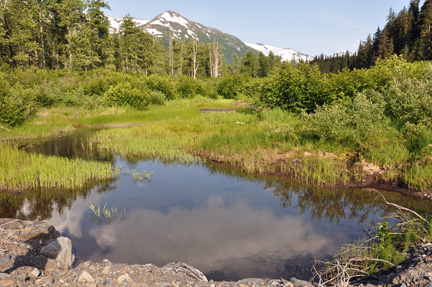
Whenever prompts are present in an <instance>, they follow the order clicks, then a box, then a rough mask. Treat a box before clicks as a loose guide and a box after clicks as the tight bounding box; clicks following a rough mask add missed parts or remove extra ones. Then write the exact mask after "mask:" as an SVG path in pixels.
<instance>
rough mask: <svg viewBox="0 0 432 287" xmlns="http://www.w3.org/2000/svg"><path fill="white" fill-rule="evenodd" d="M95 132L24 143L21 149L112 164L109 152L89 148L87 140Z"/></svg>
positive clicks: (80, 131)
mask: <svg viewBox="0 0 432 287" xmlns="http://www.w3.org/2000/svg"><path fill="white" fill-rule="evenodd" d="M96 131H97V129H84V130H77V131H75V132H74V133H72V134H69V135H66V136H63V137H57V138H52V139H49V140H45V141H36V142H35V141H30V142H25V143H23V147H24V149H26V150H27V151H29V152H35V153H41V154H44V155H54V156H61V157H66V158H80V159H84V160H94V161H103V162H112V161H113V160H114V155H113V154H112V153H111V152H107V151H99V150H97V149H92V148H90V146H89V142H88V139H89V138H90V136H91V135H93V134H94V133H95V132H96Z"/></svg>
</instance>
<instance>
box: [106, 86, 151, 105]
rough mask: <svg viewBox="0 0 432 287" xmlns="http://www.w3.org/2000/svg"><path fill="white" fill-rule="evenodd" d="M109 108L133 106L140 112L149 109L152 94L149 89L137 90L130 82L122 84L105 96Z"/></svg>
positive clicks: (111, 89)
mask: <svg viewBox="0 0 432 287" xmlns="http://www.w3.org/2000/svg"><path fill="white" fill-rule="evenodd" d="M104 98H105V103H106V104H107V105H108V106H127V105H129V106H131V107H134V108H136V109H139V110H143V109H146V108H148V106H149V105H150V100H151V97H150V94H149V93H148V91H147V89H137V88H135V87H132V85H131V84H130V83H129V82H125V83H120V84H118V85H116V86H114V87H111V88H110V89H109V90H108V91H107V92H106V93H105V95H104Z"/></svg>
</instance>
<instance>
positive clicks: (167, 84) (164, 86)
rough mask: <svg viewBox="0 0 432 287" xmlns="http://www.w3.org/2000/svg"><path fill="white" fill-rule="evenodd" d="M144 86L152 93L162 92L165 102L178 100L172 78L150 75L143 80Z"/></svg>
mask: <svg viewBox="0 0 432 287" xmlns="http://www.w3.org/2000/svg"><path fill="white" fill-rule="evenodd" d="M145 84H146V85H147V87H148V88H149V89H150V90H152V91H159V92H162V93H163V94H164V95H165V98H166V99H167V100H173V99H176V98H178V93H177V89H176V82H175V81H174V77H171V76H157V75H150V76H148V77H146V78H145Z"/></svg>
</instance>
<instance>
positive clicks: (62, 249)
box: [40, 237, 75, 268]
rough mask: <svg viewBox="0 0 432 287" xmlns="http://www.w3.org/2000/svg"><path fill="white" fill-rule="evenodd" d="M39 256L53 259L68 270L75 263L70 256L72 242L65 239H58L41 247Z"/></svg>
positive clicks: (73, 257) (73, 256)
mask: <svg viewBox="0 0 432 287" xmlns="http://www.w3.org/2000/svg"><path fill="white" fill-rule="evenodd" d="M40 254H41V255H43V256H46V257H48V258H52V259H55V260H56V261H57V262H59V263H60V264H61V265H65V266H68V267H69V268H71V267H72V264H73V262H74V261H75V255H73V254H72V242H71V241H70V239H69V238H66V237H59V238H57V239H55V240H54V241H52V242H51V243H49V244H48V245H47V246H44V247H42V249H41V252H40Z"/></svg>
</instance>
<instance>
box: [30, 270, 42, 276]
mask: <svg viewBox="0 0 432 287" xmlns="http://www.w3.org/2000/svg"><path fill="white" fill-rule="evenodd" d="M40 274H41V272H40V270H39V269H37V268H33V270H32V271H31V272H30V275H31V276H33V277H34V278H37V277H39V275H40Z"/></svg>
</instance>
